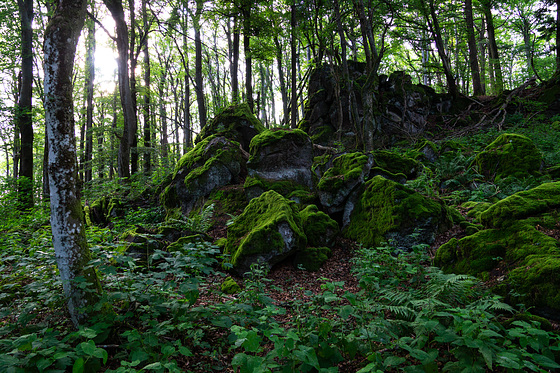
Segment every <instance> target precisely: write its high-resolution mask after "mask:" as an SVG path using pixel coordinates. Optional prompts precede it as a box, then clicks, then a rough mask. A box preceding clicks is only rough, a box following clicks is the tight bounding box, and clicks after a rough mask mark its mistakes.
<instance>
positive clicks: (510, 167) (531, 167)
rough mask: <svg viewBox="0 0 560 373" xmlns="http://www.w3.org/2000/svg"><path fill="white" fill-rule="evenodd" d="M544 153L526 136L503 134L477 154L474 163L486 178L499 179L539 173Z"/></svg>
mask: <svg viewBox="0 0 560 373" xmlns="http://www.w3.org/2000/svg"><path fill="white" fill-rule="evenodd" d="M541 164H542V155H541V152H540V151H539V149H538V148H537V147H536V146H535V144H534V143H533V142H532V141H531V140H530V139H529V138H528V137H526V136H523V135H519V134H502V135H500V136H498V138H497V139H496V140H494V141H493V142H492V143H491V144H490V145H488V146H487V147H486V148H485V150H484V151H482V152H480V153H479V154H477V156H476V157H475V159H474V161H473V165H474V166H475V167H476V169H477V171H478V172H479V173H480V174H482V175H484V176H485V177H486V178H488V179H491V180H495V181H499V180H500V179H503V178H505V177H507V176H515V177H524V176H527V175H528V174H530V175H538V174H539V171H540V169H541Z"/></svg>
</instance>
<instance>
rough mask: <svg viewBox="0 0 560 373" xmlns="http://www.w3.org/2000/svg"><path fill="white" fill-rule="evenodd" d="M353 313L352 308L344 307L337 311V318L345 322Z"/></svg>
mask: <svg viewBox="0 0 560 373" xmlns="http://www.w3.org/2000/svg"><path fill="white" fill-rule="evenodd" d="M353 313H354V307H352V306H350V305H346V306H344V307H342V308H341V309H340V310H339V311H338V314H339V316H340V317H341V318H342V319H343V320H347V319H348V318H349V317H350V315H352V314H353Z"/></svg>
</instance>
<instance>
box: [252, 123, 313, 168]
mask: <svg viewBox="0 0 560 373" xmlns="http://www.w3.org/2000/svg"><path fill="white" fill-rule="evenodd" d="M283 139H286V140H289V141H293V142H294V143H295V144H296V145H298V146H303V145H305V144H307V142H308V141H309V136H308V135H307V133H305V132H304V131H302V130H300V129H294V130H288V129H276V130H265V131H263V132H261V133H259V134H258V135H256V136H255V137H253V139H252V140H251V144H250V145H249V153H251V158H250V159H249V162H254V161H255V160H254V157H255V156H256V155H257V154H258V151H259V149H262V148H263V147H265V146H269V145H271V144H274V143H276V142H278V141H280V140H283Z"/></svg>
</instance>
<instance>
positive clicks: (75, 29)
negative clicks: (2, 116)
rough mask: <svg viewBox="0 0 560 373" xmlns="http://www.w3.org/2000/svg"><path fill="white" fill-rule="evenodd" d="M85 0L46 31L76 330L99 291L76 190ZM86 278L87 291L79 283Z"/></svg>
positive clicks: (54, 160) (61, 9) (59, 209)
mask: <svg viewBox="0 0 560 373" xmlns="http://www.w3.org/2000/svg"><path fill="white" fill-rule="evenodd" d="M85 15H86V0H60V1H59V2H58V6H57V7H56V10H55V13H54V15H53V18H52V19H51V21H50V22H49V25H48V26H47V29H46V31H45V42H44V52H45V60H44V71H45V83H44V87H45V124H46V132H47V138H48V141H49V145H50V147H49V163H48V168H49V181H50V206H51V227H52V236H53V246H54V250H55V256H56V261H57V265H58V270H59V272H60V278H61V280H62V284H63V289H64V295H65V296H66V299H67V303H68V311H69V313H70V317H71V319H72V322H73V323H74V325H75V326H76V327H77V326H78V325H79V324H80V323H81V322H82V321H83V320H84V319H85V318H86V316H87V315H86V314H85V313H84V312H83V308H84V307H85V306H89V305H93V303H94V302H95V301H96V298H97V292H98V291H99V289H100V285H99V281H98V279H97V275H96V272H95V270H94V269H93V268H91V267H90V268H87V267H86V264H87V263H88V261H89V260H90V251H89V248H88V245H87V241H86V237H85V231H84V214H83V211H82V204H81V202H80V197H79V196H78V193H77V190H76V183H77V176H78V175H77V160H76V145H75V144H76V139H75V134H74V109H73V99H72V70H73V68H74V56H75V53H76V44H77V42H78V37H79V36H80V31H81V29H82V27H83V25H84V19H85ZM80 279H85V283H86V284H87V286H85V287H83V283H78V282H77V281H78V280H80Z"/></svg>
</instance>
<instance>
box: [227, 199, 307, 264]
mask: <svg viewBox="0 0 560 373" xmlns="http://www.w3.org/2000/svg"><path fill="white" fill-rule="evenodd" d="M306 245H307V239H306V237H305V233H304V231H303V229H302V226H301V218H300V215H299V211H298V208H297V205H296V203H295V202H293V201H290V200H288V199H287V198H285V197H283V196H281V195H280V194H278V193H277V192H275V191H273V190H270V191H267V192H265V193H263V194H262V195H260V196H259V197H257V198H254V199H252V200H251V201H250V202H249V204H248V205H247V207H246V208H245V210H244V211H243V213H242V214H241V215H239V216H238V217H237V218H236V219H235V220H234V222H233V224H231V225H230V226H229V227H228V231H227V242H226V246H225V250H224V253H225V254H226V255H229V259H228V261H229V263H231V265H232V269H233V271H235V272H236V273H237V274H239V275H244V274H245V273H246V272H249V271H250V268H251V264H253V263H260V264H262V265H265V266H266V267H268V268H271V267H272V266H274V265H275V264H277V263H279V262H281V261H282V260H284V259H286V258H288V257H290V256H292V255H294V254H295V253H296V252H298V251H300V250H303V249H304V248H305V247H306Z"/></svg>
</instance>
